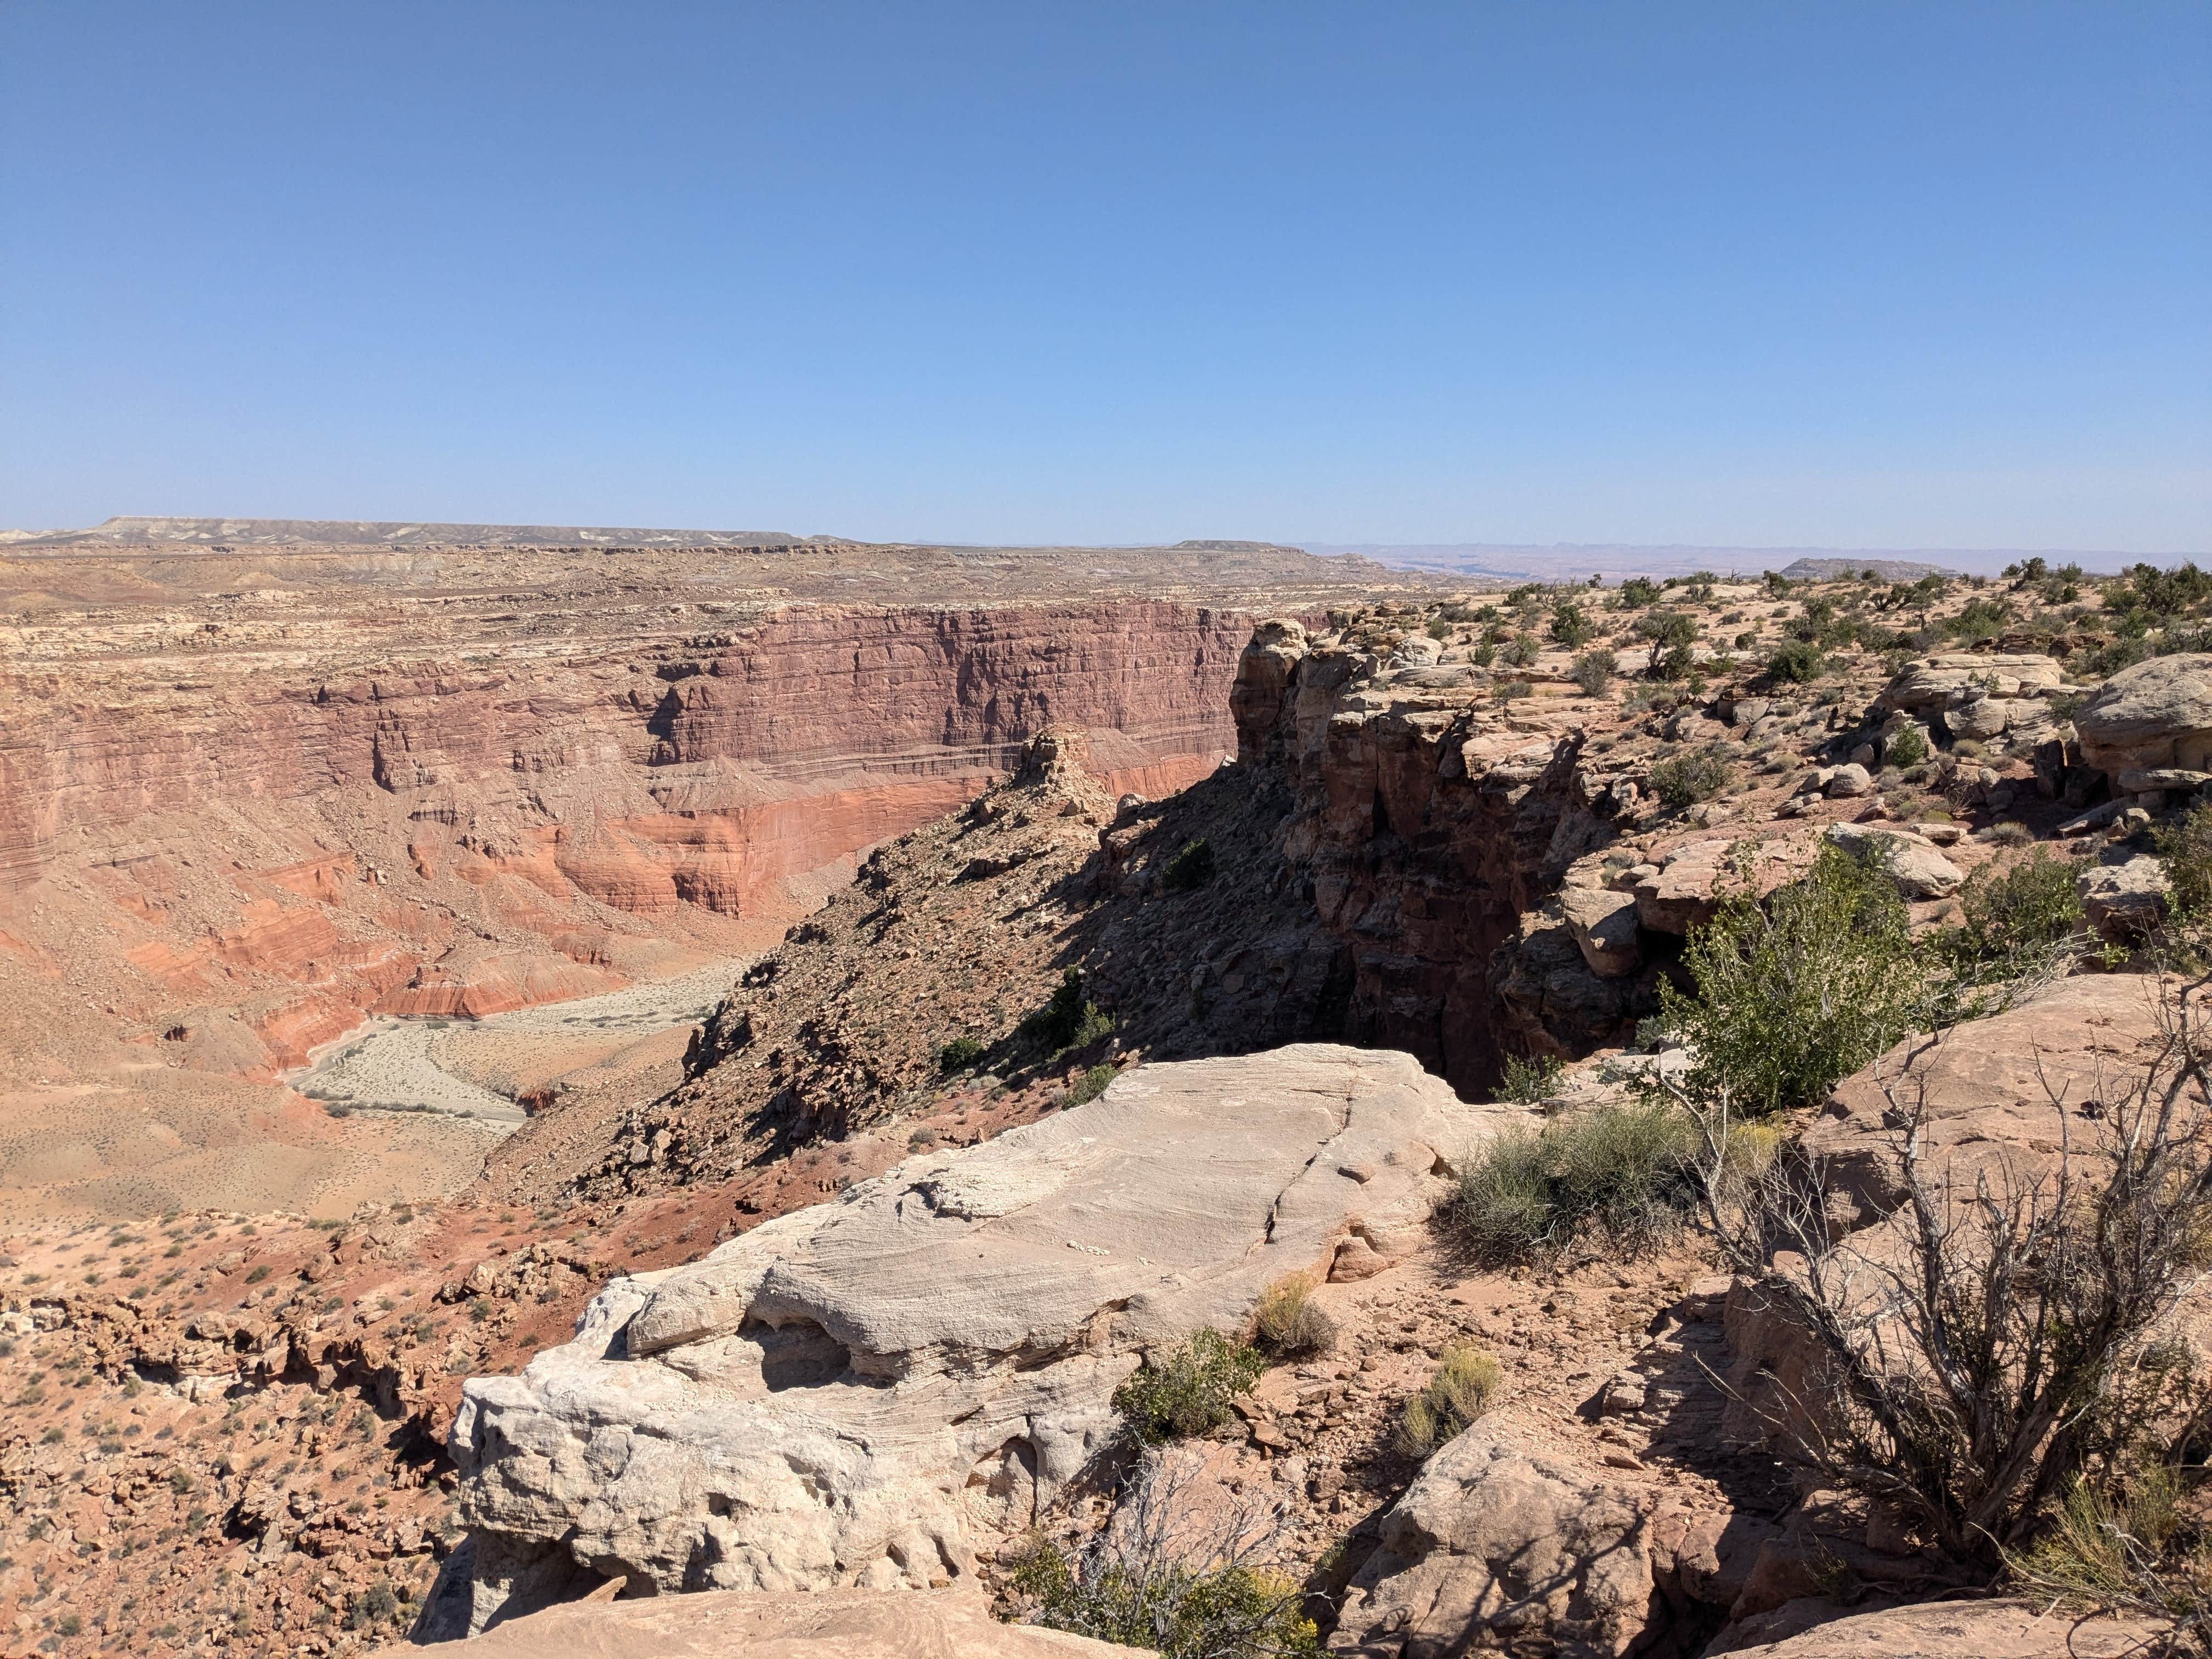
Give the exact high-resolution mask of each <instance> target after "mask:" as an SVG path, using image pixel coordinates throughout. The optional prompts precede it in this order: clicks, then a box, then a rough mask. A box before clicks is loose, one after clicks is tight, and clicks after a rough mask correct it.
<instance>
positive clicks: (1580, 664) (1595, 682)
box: [1574, 650, 1620, 697]
mask: <svg viewBox="0 0 2212 1659" xmlns="http://www.w3.org/2000/svg"><path fill="white" fill-rule="evenodd" d="M1619 674H1620V658H1619V657H1617V656H1615V655H1614V654H1613V653H1612V652H1610V651H1602V650H1601V651H1585V652H1583V653H1582V654H1581V655H1580V656H1578V657H1577V658H1576V659H1575V667H1574V676H1575V684H1577V686H1579V687H1581V688H1582V690H1583V695H1584V696H1591V697H1595V696H1600V695H1601V694H1602V693H1603V692H1604V691H1605V690H1606V688H1607V687H1608V686H1610V685H1611V684H1613V679H1614V678H1615V677H1616V676H1618V675H1619Z"/></svg>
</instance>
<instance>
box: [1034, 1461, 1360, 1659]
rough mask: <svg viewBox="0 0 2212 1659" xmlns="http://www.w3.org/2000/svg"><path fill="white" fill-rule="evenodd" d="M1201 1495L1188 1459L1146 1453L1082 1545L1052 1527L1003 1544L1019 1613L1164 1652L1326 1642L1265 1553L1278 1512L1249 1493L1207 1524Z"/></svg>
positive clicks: (1220, 1658)
mask: <svg viewBox="0 0 2212 1659" xmlns="http://www.w3.org/2000/svg"><path fill="white" fill-rule="evenodd" d="M1193 1499H1194V1493H1192V1492H1190V1491H1189V1490H1188V1475H1187V1473H1186V1471H1185V1468H1184V1466H1183V1465H1181V1464H1179V1463H1178V1464H1172V1465H1170V1464H1169V1463H1167V1462H1163V1460H1162V1459H1161V1458H1159V1456H1158V1455H1156V1454H1155V1455H1148V1456H1147V1457H1146V1458H1145V1459H1144V1461H1143V1462H1140V1463H1139V1465H1138V1466H1137V1468H1136V1469H1135V1471H1134V1472H1133V1474H1131V1476H1130V1478H1129V1480H1128V1481H1127V1484H1126V1485H1125V1486H1123V1488H1122V1490H1121V1496H1120V1498H1119V1500H1118V1502H1117V1503H1116V1504H1115V1514H1114V1518H1113V1521H1112V1522H1111V1524H1109V1526H1107V1527H1106V1528H1103V1529H1102V1530H1101V1531H1099V1532H1098V1533H1097V1534H1095V1535H1094V1536H1093V1537H1092V1538H1091V1541H1090V1542H1089V1543H1088V1544H1087V1545H1085V1547H1084V1548H1083V1549H1082V1550H1081V1551H1079V1553H1075V1554H1073V1555H1070V1554H1069V1553H1066V1551H1063V1550H1061V1549H1060V1548H1059V1547H1057V1546H1055V1545H1054V1544H1051V1543H1049V1542H1047V1541H1043V1540H1042V1539H1033V1540H1031V1541H1030V1543H1029V1544H1028V1546H1027V1547H1026V1548H1023V1549H1019V1550H1010V1551H1006V1552H1002V1553H1001V1556H1000V1560H1001V1563H1002V1565H1006V1566H1007V1567H1008V1568H1009V1571H1008V1572H1007V1575H1006V1577H1007V1587H1008V1589H1010V1590H1011V1591H1012V1595H1013V1599H1014V1601H1015V1604H1016V1615H1015V1616H1016V1617H1017V1618H1018V1619H1019V1620H1020V1621H1021V1622H1022V1623H1024V1624H1030V1625H1042V1626H1044V1627H1045V1628H1047V1629H1048V1630H1064V1631H1069V1632H1073V1633H1074V1634H1076V1635H1079V1636H1089V1637H1092V1638H1097V1640H1100V1641H1103V1642H1112V1643H1115V1644H1120V1645H1121V1646H1124V1647H1142V1648H1150V1649H1153V1650H1157V1651H1158V1653H1159V1654H1160V1655H1161V1656H1163V1659H1266V1656H1278V1655H1293V1654H1315V1655H1317V1654H1319V1653H1320V1652H1321V1639H1320V1633H1319V1632H1317V1631H1316V1629H1315V1627H1314V1625H1313V1622H1312V1621H1311V1620H1309V1619H1307V1618H1306V1617H1305V1616H1304V1613H1303V1612H1302V1611H1301V1604H1302V1603H1303V1601H1304V1590H1303V1589H1301V1588H1300V1586H1299V1585H1298V1583H1297V1581H1296V1580H1295V1579H1293V1578H1291V1577H1289V1576H1288V1575H1286V1574H1285V1573H1283V1572H1281V1571H1279V1570H1277V1569H1276V1568H1275V1567H1273V1565H1271V1564H1270V1563H1269V1562H1268V1560H1267V1556H1268V1553H1269V1550H1270V1547H1271V1546H1272V1544H1273V1541H1274V1538H1275V1535H1276V1534H1277V1532H1278V1531H1279V1527H1280V1518H1281V1517H1280V1515H1279V1512H1278V1511H1275V1510H1267V1509H1263V1508H1261V1506H1260V1505H1259V1504H1257V1503H1256V1502H1255V1501H1254V1500H1252V1499H1249V1498H1247V1499H1245V1500H1244V1501H1243V1503H1241V1504H1238V1505H1237V1507H1236V1508H1234V1509H1233V1510H1231V1511H1230V1512H1229V1513H1228V1514H1226V1515H1225V1516H1222V1517H1221V1518H1219V1519H1218V1521H1216V1522H1213V1523H1212V1524H1210V1525H1209V1524H1206V1523H1204V1522H1194V1519H1193V1516H1194V1510H1196V1508H1197V1506H1196V1505H1195V1504H1194V1502H1193Z"/></svg>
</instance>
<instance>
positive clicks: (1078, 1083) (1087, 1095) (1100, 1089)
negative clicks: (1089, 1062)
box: [1066, 1060, 1115, 1106]
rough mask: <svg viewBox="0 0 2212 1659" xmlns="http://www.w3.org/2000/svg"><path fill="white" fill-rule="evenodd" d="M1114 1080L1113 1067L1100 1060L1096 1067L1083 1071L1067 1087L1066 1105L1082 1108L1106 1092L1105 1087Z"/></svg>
mask: <svg viewBox="0 0 2212 1659" xmlns="http://www.w3.org/2000/svg"><path fill="white" fill-rule="evenodd" d="M1114 1078H1115V1071H1114V1068H1113V1066H1111V1065H1109V1064H1108V1063H1107V1062H1105V1061H1103V1060H1101V1061H1100V1062H1099V1063H1098V1064H1097V1065H1096V1066H1091V1067H1090V1068H1088V1069H1087V1070H1086V1071H1085V1073H1083V1075H1082V1076H1081V1077H1079V1078H1077V1079H1075V1081H1074V1082H1073V1084H1071V1085H1069V1086H1068V1091H1067V1102H1066V1103H1067V1104H1068V1105H1070V1106H1082V1105H1085V1104H1087V1103H1090V1102H1091V1101H1094V1100H1096V1099H1097V1098H1098V1097H1099V1096H1101V1095H1103V1094H1104V1093H1105V1092H1106V1089H1107V1085H1109V1084H1111V1083H1112V1082H1113V1081H1114Z"/></svg>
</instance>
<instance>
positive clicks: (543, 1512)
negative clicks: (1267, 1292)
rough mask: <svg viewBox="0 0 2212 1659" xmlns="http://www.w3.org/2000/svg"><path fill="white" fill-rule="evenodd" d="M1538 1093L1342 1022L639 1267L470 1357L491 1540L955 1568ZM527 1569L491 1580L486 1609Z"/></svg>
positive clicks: (1162, 1073)
mask: <svg viewBox="0 0 2212 1659" xmlns="http://www.w3.org/2000/svg"><path fill="white" fill-rule="evenodd" d="M1521 1115H1522V1114H1520V1113H1518V1112H1517V1111H1515V1110H1512V1109H1498V1108H1492V1107H1473V1106H1468V1105H1465V1104H1462V1103H1461V1102H1460V1101H1459V1100H1458V1098H1457V1097H1455V1095H1454V1094H1453V1092H1452V1091H1451V1089H1450V1088H1449V1085H1446V1084H1444V1083H1443V1082H1442V1081H1441V1080H1440V1079H1436V1078H1432V1077H1431V1076H1429V1075H1428V1074H1427V1073H1424V1072H1423V1071H1422V1070H1421V1069H1420V1067H1419V1065H1418V1064H1417V1063H1416V1062H1415V1061H1414V1060H1413V1059H1412V1058H1411V1057H1410V1056H1408V1055H1405V1054H1392V1053H1388V1052H1376V1051H1373V1050H1364V1049H1354V1048H1340V1047H1337V1046H1334V1045H1328V1044H1301V1045H1297V1046H1294V1047H1291V1048H1280V1049H1277V1050H1274V1051H1273V1052H1272V1053H1267V1054H1251V1055H1245V1056H1242V1057H1239V1058H1236V1059H1226V1060H1193V1061H1188V1062H1184V1063H1182V1064H1176V1065H1164V1066H1139V1067H1138V1068H1135V1069H1134V1070H1132V1071H1130V1072H1127V1073H1123V1074H1122V1075H1121V1077H1120V1078H1119V1079H1116V1080H1115V1083H1114V1084H1113V1085H1112V1086H1111V1087H1110V1088H1109V1090H1108V1091H1106V1093H1105V1094H1104V1095H1103V1096H1101V1097H1099V1098H1098V1099H1097V1100H1096V1101H1093V1102H1091V1103H1090V1104H1088V1105H1085V1106H1082V1107H1079V1108H1076V1109H1073V1110H1070V1111H1066V1112H1063V1113H1060V1114H1058V1115H1054V1116H1053V1117H1049V1118H1046V1119H1044V1120H1042V1121H1039V1122H1036V1123H1032V1124H1029V1125H1025V1126H1024V1127H1020V1128H1017V1129H1013V1130H1010V1131H1009V1132H1007V1133H1005V1134H1003V1135H1000V1137H999V1138H998V1139H994V1140H992V1141H988V1142H987V1143H985V1144H984V1145H982V1146H976V1147H972V1148H969V1149H967V1150H965V1151H960V1152H949V1153H947V1152H937V1153H931V1154H926V1155H924V1156H921V1157H918V1158H910V1159H908V1161H907V1162H906V1163H905V1164H902V1165H900V1166H899V1167H898V1168H897V1169H896V1170H892V1171H890V1173H889V1174H887V1175H884V1176H880V1177H878V1178H877V1179H875V1180H873V1181H869V1182H862V1183H860V1184H859V1185H856V1186H854V1187H853V1188H850V1189H848V1191H847V1192H846V1193H845V1194H842V1197H840V1198H839V1199H837V1200H835V1201H832V1202H830V1203H827V1204H823V1205H821V1206H817V1207H815V1208H813V1209H810V1210H805V1211H801V1212H798V1213H796V1214H793V1215H788V1216H784V1217H781V1218H777V1219H775V1220H773V1221H769V1222H767V1223H765V1224H763V1225H761V1226H759V1227H757V1228H756V1229H754V1230H753V1231H751V1232H749V1233H747V1234H744V1236H742V1237H738V1238H735V1239H732V1240H731V1241H730V1242H729V1243H726V1244H724V1245H722V1246H720V1248H719V1249H716V1250H714V1252H713V1253H712V1254H711V1255H708V1256H707V1257H706V1258H705V1259H703V1260H702V1261H697V1262H695V1263H692V1264H691V1265H690V1266H688V1267H678V1268H675V1269H671V1270H669V1271H666V1272H663V1273H649V1274H642V1275H640V1276H637V1277H635V1278H631V1279H620V1280H617V1281H616V1282H614V1283H613V1284H611V1285H609V1286H608V1287H607V1289H606V1290H605V1291H602V1292H601V1293H600V1294H599V1297H597V1298H596V1299H595V1300H594V1301H593V1302H592V1304H591V1305H590V1306H589V1308H588V1309H586V1312H585V1314H584V1316H583V1317H582V1319H581V1320H580V1322H579V1328H578V1331H577V1334H576V1337H575V1340H574V1341H572V1342H570V1343H568V1345H566V1346H562V1347H559V1348H556V1349H550V1350H548V1351H547V1352H544V1353H541V1354H540V1355H538V1357H537V1358H535V1359H534V1360H532V1362H531V1364H530V1365H529V1367H528V1369H527V1370H525V1371H524V1372H523V1373H522V1374H521V1375H520V1376H494V1377H479V1378H475V1379H473V1380H471V1382H470V1383H469V1384H468V1386H467V1389H466V1391H465V1395H464V1397H463V1401H462V1404H461V1407H460V1411H459V1415H458V1416H457V1418H456V1419H455V1422H454V1426H453V1437H452V1449H453V1456H454V1459H455V1461H456V1462H457V1463H458V1464H459V1467H460V1468H461V1470H462V1472H463V1474H464V1475H465V1486H464V1487H463V1494H462V1495H463V1504H464V1510H465V1516H466V1518H467V1521H468V1523H469V1526H470V1528H471V1534H472V1535H473V1536H474V1537H475V1538H476V1540H477V1554H478V1555H479V1557H481V1558H482V1559H490V1560H500V1561H504V1562H507V1563H508V1564H509V1568H510V1569H512V1568H513V1564H514V1563H516V1562H518V1561H525V1560H537V1559H544V1560H545V1561H547V1562H548V1563H549V1564H550V1565H552V1566H554V1567H557V1569H558V1571H562V1572H568V1571H575V1572H580V1573H584V1574H586V1575H591V1574H596V1575H599V1577H607V1578H611V1577H616V1576H617V1575H621V1576H625V1577H629V1578H630V1579H631V1580H632V1581H633V1584H634V1585H635V1584H637V1583H650V1584H653V1585H654V1586H656V1587H658V1588H659V1589H663V1590H678V1589H684V1590H689V1589H757V1590H804V1589H830V1588H842V1587H848V1586H851V1587H858V1588H861V1589H892V1588H898V1587H908V1588H916V1589H918V1588H922V1587H925V1586H927V1585H928V1584H930V1583H947V1582H952V1583H957V1582H959V1581H961V1580H963V1579H964V1578H966V1577H969V1575H970V1574H971V1573H972V1571H973V1567H972V1561H973V1553H972V1543H971V1541H972V1540H973V1539H974V1538H975V1537H976V1536H977V1535H978V1534H982V1535H998V1534H1005V1533H1007V1532H1012V1531H1018V1530H1020V1529H1022V1528H1025V1527H1027V1526H1028V1525H1029V1524H1030V1522H1031V1521H1032V1520H1033V1518H1034V1517H1035V1516H1036V1513H1037V1510H1039V1508H1040V1507H1041V1506H1042V1505H1043V1504H1047V1503H1048V1502H1049V1501H1050V1500H1051V1498H1053V1496H1054V1494H1055V1493H1057V1492H1059V1491H1060V1489H1061V1488H1062V1487H1063V1486H1066V1484H1067V1483H1068V1482H1069V1481H1070V1480H1073V1479H1074V1478H1075V1477H1076V1476H1077V1475H1078V1474H1080V1473H1081V1472H1083V1471H1084V1470H1085V1468H1088V1467H1089V1466H1090V1465H1091V1463H1092V1462H1093V1461H1094V1459H1096V1458H1097V1456H1098V1455H1100V1454H1101V1452H1102V1451H1103V1449H1105V1448H1106V1447H1107V1446H1108V1444H1109V1443H1110V1441H1111V1440H1112V1438H1113V1437H1114V1434H1115V1428H1116V1419H1115V1414H1114V1412H1113V1407H1112V1404H1111V1400H1112V1395H1113V1393H1114V1390H1115V1388H1116V1387H1118V1386H1119V1385H1120V1383H1121V1382H1122V1380H1123V1379H1124V1378H1126V1377H1127V1376H1128V1375H1129V1373H1130V1372H1131V1371H1133V1370H1135V1369H1136V1367H1137V1365H1138V1363H1139V1358H1140V1357H1141V1355H1142V1354H1143V1352H1145V1351H1146V1349H1147V1348H1150V1347H1153V1346H1158V1345H1161V1344H1164V1343H1169V1342H1172V1341H1175V1340H1180V1339H1181V1338H1182V1336H1183V1335H1184V1334H1187V1333H1188V1332H1189V1331H1190V1330H1192V1329H1193V1328H1196V1327H1198V1326H1201V1325H1207V1326H1212V1327H1214V1328H1218V1329H1223V1330H1228V1331H1235V1330H1237V1329H1239V1328H1242V1327H1243V1325H1244V1324H1245V1322H1247V1320H1248V1319H1249V1316H1250V1313H1251V1310H1252V1307H1253V1305H1254V1304H1255V1301H1256V1300H1257V1299H1258V1297H1259V1295H1260V1293H1261V1291H1262V1290H1263V1289H1264V1288H1265V1287H1266V1286H1267V1285H1270V1284H1272V1283H1273V1282H1274V1281H1275V1280H1277V1279H1280V1278H1282V1277H1283V1276H1284V1275H1285V1274H1287V1273H1319V1274H1325V1275H1330V1276H1334V1277H1338V1278H1351V1277H1354V1276H1357V1275H1358V1274H1360V1273H1364V1272H1365V1271H1368V1270H1369V1269H1370V1266H1371V1264H1372V1262H1373V1261H1376V1260H1377V1259H1381V1260H1383V1261H1389V1260H1395V1259H1398V1258H1400V1257H1402V1256H1404V1255H1407V1253H1409V1252H1410V1251H1411V1250H1412V1249H1413V1247H1414V1246H1415V1244H1416V1243H1418V1242H1419V1238H1420V1237H1421V1231H1422V1226H1423V1224H1424V1222H1425V1218H1426V1216H1427V1213H1428V1211H1429V1209H1430V1207H1431V1205H1432V1203H1433V1201H1434V1200H1435V1198H1436V1196H1437V1194H1438V1193H1439V1192H1440V1191H1441V1190H1442V1187H1443V1178H1444V1177H1445V1176H1448V1175H1449V1172H1450V1170H1451V1168H1452V1166H1453V1164H1454V1163H1455V1161H1456V1160H1457V1159H1458V1158H1459V1157H1460V1156H1461V1155H1462V1152H1465V1151H1467V1150H1469V1149H1472V1148H1474V1147H1475V1146H1479V1145H1480V1143H1481V1142H1482V1141H1484V1140H1485V1139H1487V1138H1488V1134H1489V1132H1490V1126H1491V1125H1492V1124H1494V1123H1497V1122H1499V1121H1504V1120H1505V1119H1507V1118H1512V1119H1514V1120H1516V1121H1518V1119H1519V1118H1520V1117H1521ZM1363 1177H1364V1178H1363ZM1340 1267H1341V1269H1342V1271H1339V1269H1340ZM545 1571H547V1569H546V1568H538V1567H533V1568H532V1572H534V1573H535V1574H536V1575H537V1576H538V1577H544V1574H545ZM513 1582H518V1572H517V1571H512V1570H509V1571H503V1575H502V1576H487V1575H483V1574H479V1575H478V1576H477V1579H476V1580H475V1581H474V1583H473V1585H472V1588H471V1602H470V1617H469V1623H470V1626H471V1628H473V1629H481V1628H482V1627H483V1625H484V1623H485V1621H486V1620H488V1619H489V1618H490V1617H491V1616H492V1615H493V1613H495V1611H496V1609H497V1607H498V1606H499V1603H500V1601H501V1597H502V1594H503V1589H502V1586H503V1585H505V1584H507V1583H513Z"/></svg>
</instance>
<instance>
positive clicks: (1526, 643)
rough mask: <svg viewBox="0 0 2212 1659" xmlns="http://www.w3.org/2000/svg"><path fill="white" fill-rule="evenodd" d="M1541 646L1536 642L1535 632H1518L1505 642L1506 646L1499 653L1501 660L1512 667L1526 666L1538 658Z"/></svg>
mask: <svg viewBox="0 0 2212 1659" xmlns="http://www.w3.org/2000/svg"><path fill="white" fill-rule="evenodd" d="M1540 649H1541V647H1539V646H1538V645H1537V643H1536V636H1535V635H1534V634H1516V635H1514V636H1513V637H1512V638H1511V639H1510V640H1508V641H1506V642H1505V648H1504V650H1502V651H1500V652H1499V653H1498V657H1499V659H1501V660H1503V661H1504V662H1505V663H1506V664H1508V665H1510V666H1512V667H1515V668H1526V667H1527V666H1528V665H1529V664H1530V663H1532V662H1534V661H1535V660H1536V657H1537V653H1538V652H1539V651H1540Z"/></svg>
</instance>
